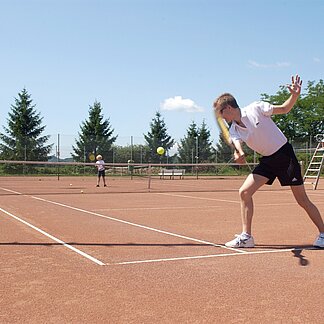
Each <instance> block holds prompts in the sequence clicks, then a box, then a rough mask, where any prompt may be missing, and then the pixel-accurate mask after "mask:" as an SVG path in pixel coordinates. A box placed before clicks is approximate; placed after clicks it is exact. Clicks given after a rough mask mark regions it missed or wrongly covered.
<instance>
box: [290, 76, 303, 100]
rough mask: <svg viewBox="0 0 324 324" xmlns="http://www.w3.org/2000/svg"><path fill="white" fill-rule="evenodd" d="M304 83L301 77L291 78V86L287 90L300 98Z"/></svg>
mask: <svg viewBox="0 0 324 324" xmlns="http://www.w3.org/2000/svg"><path fill="white" fill-rule="evenodd" d="M302 83H303V81H302V80H301V79H300V76H299V75H298V74H296V76H292V77H291V84H288V85H287V88H288V90H289V92H290V94H291V95H293V96H299V95H300V91H301V86H302Z"/></svg>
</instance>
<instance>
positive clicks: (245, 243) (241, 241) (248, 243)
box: [225, 234, 254, 248]
mask: <svg viewBox="0 0 324 324" xmlns="http://www.w3.org/2000/svg"><path fill="white" fill-rule="evenodd" d="M225 246H227V247H232V248H252V247H254V239H253V236H250V237H248V238H246V237H244V236H243V235H242V234H236V235H235V239H234V240H232V241H229V242H227V243H225Z"/></svg>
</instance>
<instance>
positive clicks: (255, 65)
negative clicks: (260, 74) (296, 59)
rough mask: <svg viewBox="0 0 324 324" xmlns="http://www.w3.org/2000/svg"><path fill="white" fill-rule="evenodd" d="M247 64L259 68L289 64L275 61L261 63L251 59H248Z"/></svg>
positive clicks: (288, 63) (279, 66)
mask: <svg viewBox="0 0 324 324" xmlns="http://www.w3.org/2000/svg"><path fill="white" fill-rule="evenodd" d="M248 64H249V66H250V67H255V68H261V69H268V68H284V67H288V66H291V63H290V62H276V63H272V64H263V63H259V62H256V61H253V60H249V61H248Z"/></svg>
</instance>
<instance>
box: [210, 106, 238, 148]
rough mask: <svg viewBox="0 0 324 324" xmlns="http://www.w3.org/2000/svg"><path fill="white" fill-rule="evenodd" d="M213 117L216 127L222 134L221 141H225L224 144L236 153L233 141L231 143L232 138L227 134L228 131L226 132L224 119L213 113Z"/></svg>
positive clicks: (226, 127)
mask: <svg viewBox="0 0 324 324" xmlns="http://www.w3.org/2000/svg"><path fill="white" fill-rule="evenodd" d="M215 117H216V122H217V125H218V128H219V130H220V132H221V134H222V137H223V140H224V141H225V143H226V144H227V145H228V146H230V147H231V148H233V149H234V150H235V151H236V152H238V150H237V149H236V147H235V145H234V143H233V141H232V138H231V135H230V133H229V130H228V125H227V123H225V121H224V119H223V118H222V116H221V115H218V114H217V113H216V111H215Z"/></svg>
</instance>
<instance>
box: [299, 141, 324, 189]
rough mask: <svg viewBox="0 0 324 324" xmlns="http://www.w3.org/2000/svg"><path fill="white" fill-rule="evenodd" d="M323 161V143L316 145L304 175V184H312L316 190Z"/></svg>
mask: <svg viewBox="0 0 324 324" xmlns="http://www.w3.org/2000/svg"><path fill="white" fill-rule="evenodd" d="M323 161H324V142H320V143H318V144H317V147H316V149H315V152H314V154H313V156H312V159H311V161H310V163H309V165H308V168H307V170H306V172H305V175H304V183H305V184H312V185H313V189H314V190H316V188H317V185H318V181H319V178H320V175H321V170H322V166H323Z"/></svg>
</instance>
